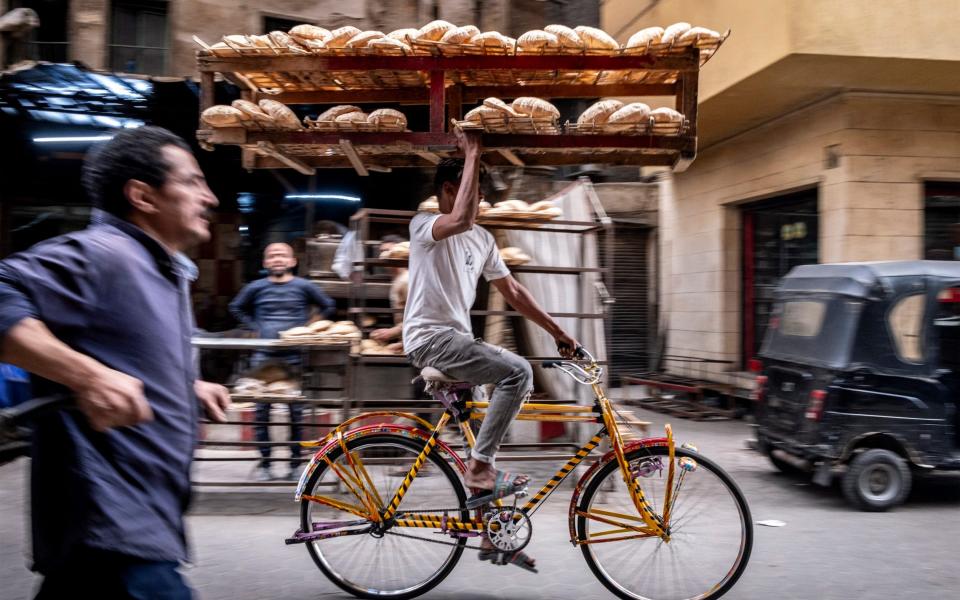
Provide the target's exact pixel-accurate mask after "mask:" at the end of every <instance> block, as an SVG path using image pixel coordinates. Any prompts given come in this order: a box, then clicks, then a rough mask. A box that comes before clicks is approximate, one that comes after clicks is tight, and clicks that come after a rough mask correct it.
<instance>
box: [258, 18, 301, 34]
mask: <svg viewBox="0 0 960 600" xmlns="http://www.w3.org/2000/svg"><path fill="white" fill-rule="evenodd" d="M302 23H306V21H302V20H296V19H286V18H284V17H271V16H270V15H263V32H262V33H270V32H271V31H290V30H291V29H293V28H294V27H296V26H297V25H300V24H302Z"/></svg>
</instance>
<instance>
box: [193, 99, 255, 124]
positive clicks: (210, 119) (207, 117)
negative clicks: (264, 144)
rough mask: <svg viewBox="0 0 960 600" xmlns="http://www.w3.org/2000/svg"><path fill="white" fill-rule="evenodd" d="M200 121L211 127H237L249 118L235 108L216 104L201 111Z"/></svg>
mask: <svg viewBox="0 0 960 600" xmlns="http://www.w3.org/2000/svg"><path fill="white" fill-rule="evenodd" d="M200 119H201V120H202V121H203V122H204V123H206V124H207V125H210V126H211V127H238V126H240V125H242V124H243V122H244V121H246V120H248V119H249V117H248V116H247V115H246V114H245V113H243V112H242V111H241V110H239V109H237V108H234V107H232V106H224V105H222V104H218V105H216V106H211V107H210V108H208V109H206V110H205V111H203V113H202V114H201V115H200Z"/></svg>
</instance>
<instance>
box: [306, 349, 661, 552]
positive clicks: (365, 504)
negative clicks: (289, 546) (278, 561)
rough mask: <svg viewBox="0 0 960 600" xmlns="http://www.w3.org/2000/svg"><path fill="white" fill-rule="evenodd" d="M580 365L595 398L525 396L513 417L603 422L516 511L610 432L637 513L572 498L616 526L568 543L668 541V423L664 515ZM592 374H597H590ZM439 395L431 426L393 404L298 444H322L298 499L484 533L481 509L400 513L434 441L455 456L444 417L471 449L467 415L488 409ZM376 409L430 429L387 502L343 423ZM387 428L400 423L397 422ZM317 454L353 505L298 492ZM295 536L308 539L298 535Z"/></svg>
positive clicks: (398, 522) (594, 381)
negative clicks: (537, 399)
mask: <svg viewBox="0 0 960 600" xmlns="http://www.w3.org/2000/svg"><path fill="white" fill-rule="evenodd" d="M580 370H581V371H582V372H583V373H586V374H588V375H591V379H590V380H581V379H578V381H580V382H581V383H589V384H590V385H591V387H592V390H593V393H594V396H595V401H594V404H593V405H592V406H583V405H560V404H536V403H525V404H524V405H523V406H522V407H521V410H520V413H519V415H518V416H517V420H522V421H554V422H556V421H559V422H580V423H597V424H599V425H601V427H600V429H599V430H598V431H597V433H596V434H594V435H593V437H591V438H590V440H589V441H588V442H586V443H585V444H584V445H583V446H581V447H580V448H579V449H578V450H577V452H576V453H574V455H573V456H571V457H570V459H569V460H568V461H567V462H566V463H565V464H564V465H563V466H562V467H560V469H559V470H558V471H557V473H556V474H555V475H554V476H553V477H552V478H551V479H550V480H549V481H547V482H546V484H545V485H544V486H543V487H542V488H541V489H540V490H539V491H538V492H537V493H536V494H534V496H533V497H532V498H531V499H530V500H528V501H527V502H526V503H525V504H524V505H523V506H522V507H521V508H520V509H519V510H520V511H522V512H523V513H524V514H526V515H528V516H532V515H533V513H535V512H536V511H537V510H538V508H539V507H540V506H541V505H542V503H543V501H544V500H546V499H547V497H549V496H550V494H551V493H552V492H553V491H554V490H555V489H556V487H557V486H558V485H560V483H561V482H563V481H564V480H565V479H566V478H567V477H568V476H569V475H570V473H572V472H573V470H574V469H575V468H576V466H577V465H579V464H580V463H581V462H582V461H583V460H584V459H585V458H586V457H587V456H589V455H590V454H591V452H592V451H593V450H594V449H595V448H596V447H597V446H599V445H600V443H601V442H602V441H603V438H604V437H606V436H609V437H610V442H611V446H612V450H611V452H612V455H613V459H615V460H616V461H617V463H618V465H619V469H620V473H621V475H622V477H623V481H624V483H625V485H626V486H627V490H628V492H629V494H630V497H631V499H632V501H633V504H634V506H635V507H636V509H637V513H638V514H637V515H626V514H621V513H615V512H610V511H604V510H599V509H592V510H591V511H580V510H578V509H576V507H575V506H572V505H571V516H574V515H576V516H580V517H583V518H587V519H592V520H595V521H598V522H602V523H605V524H607V525H610V526H612V527H614V528H615V529H611V530H607V531H601V532H597V533H595V534H591V535H590V538H592V539H587V540H579V539H575V534H574V533H573V532H571V542H573V543H574V544H575V545H579V544H590V543H600V542H608V541H620V540H626V539H631V538H643V537H660V538H663V539H665V540H669V518H670V508H671V506H672V494H673V482H674V477H675V465H674V442H673V436H672V431H671V429H670V426H669V425H667V426H666V434H667V435H666V438H665V440H664V441H665V443H666V445H667V446H668V456H669V462H670V464H669V467H668V472H667V485H666V488H665V490H666V491H665V492H664V493H665V498H664V499H663V514H661V515H658V514H656V513H655V512H654V511H653V509H652V508H651V507H650V504H649V503H648V502H647V499H646V497H645V496H644V493H643V489H642V487H641V484H640V481H639V480H638V478H637V477H636V476H634V474H633V473H632V471H631V470H630V466H629V463H628V462H627V458H626V450H625V446H624V442H623V438H622V437H621V435H620V430H619V428H618V427H617V421H616V419H615V416H614V410H613V408H612V406H611V404H610V401H609V399H608V398H607V397H606V395H605V394H604V392H603V389H602V387H601V386H600V384H599V375H598V374H599V372H600V371H599V367H598V366H597V365H596V363H595V362H592V361H591V364H590V365H588V366H587V367H586V368H582V367H580ZM593 375H597V376H595V377H593ZM575 378H576V377H575ZM443 401H444V403H445V404H446V405H447V410H445V411H444V412H443V413H442V414H441V415H440V419H439V420H438V421H437V423H436V424H435V425H431V424H430V423H428V422H427V421H425V420H423V419H421V418H419V417H417V416H415V415H411V414H408V413H401V412H394V411H380V412H375V413H366V414H364V415H359V416H357V417H354V418H353V419H349V420H348V421H346V422H344V423H342V424H341V425H340V426H339V427H338V428H337V429H336V430H334V431H332V432H331V433H330V434H328V435H327V436H326V437H325V438H324V439H323V440H320V441H319V442H311V443H307V444H304V445H305V446H312V447H317V446H320V447H322V448H323V449H322V450H321V451H320V452H318V453H317V455H316V456H315V457H314V459H313V461H311V465H310V466H308V468H307V469H306V470H305V471H304V474H303V476H302V477H301V480H300V487H299V488H298V493H297V499H298V500H299V499H301V498H302V499H304V500H307V501H310V502H317V503H319V504H323V505H326V506H330V507H331V508H336V509H338V510H343V511H346V512H349V513H351V514H353V515H355V516H357V517H361V518H363V519H366V520H367V521H369V522H372V523H377V524H389V525H390V526H396V527H420V528H432V529H441V530H442V531H444V532H446V533H449V534H451V535H460V536H469V535H477V534H478V533H479V532H482V531H483V530H484V527H485V525H484V522H483V520H482V515H481V514H480V511H479V510H478V511H476V513H477V514H476V516H475V517H474V518H471V519H469V520H462V519H459V518H456V517H451V516H450V515H449V514H447V513H446V512H445V513H443V514H423V513H416V514H405V513H404V512H403V511H401V510H400V508H399V507H400V504H401V502H402V500H403V497H404V495H405V494H406V492H407V490H408V489H409V488H410V486H411V484H412V483H413V480H414V479H415V478H416V477H417V474H418V473H419V471H420V469H421V468H422V467H423V465H424V463H425V462H426V460H427V456H428V455H429V454H430V453H431V452H432V451H434V450H435V449H436V448H437V446H438V444H439V445H440V447H441V450H442V452H443V453H446V454H452V455H453V456H456V454H455V453H454V452H452V450H450V449H449V448H448V447H446V445H445V444H443V443H442V442H440V440H439V436H440V432H441V431H442V430H443V428H444V427H446V425H447V424H448V423H449V422H450V420H451V419H454V418H458V420H459V426H460V429H461V431H462V433H463V435H464V438H465V439H466V441H467V445H468V447H470V448H472V447H473V446H474V444H475V442H476V440H475V439H474V436H473V431H472V430H471V428H470V425H469V422H470V421H471V420H482V419H483V417H484V415H485V414H486V413H485V412H483V410H484V409H487V408H489V403H488V402H473V401H466V402H462V403H460V406H457V407H454V406H452V405H451V404H450V403H449V402H448V401H447V400H443ZM374 416H394V417H402V418H405V419H410V420H412V421H414V422H416V423H417V424H418V425H420V426H421V427H423V428H425V429H421V430H419V433H418V437H421V438H424V437H425V433H426V430H429V431H430V434H429V437H425V439H424V446H423V449H422V450H421V451H420V454H419V455H418V456H417V458H416V459H415V461H414V464H413V465H412V466H411V467H410V470H409V471H408V472H407V474H406V476H405V477H404V479H403V481H402V482H401V483H400V485H399V486H398V488H397V490H396V492H395V493H394V495H393V497H392V498H390V500H389V501H388V502H385V501H384V500H385V499H384V498H381V497H380V495H379V493H378V491H377V490H376V488H375V486H374V485H373V483H372V481H371V479H370V476H369V473H368V472H367V470H366V468H365V467H364V465H363V461H362V460H361V459H360V457H359V456H358V455H357V454H356V453H355V452H350V451H349V449H348V448H347V443H346V442H347V441H349V440H350V439H353V438H354V437H356V435H360V434H354V435H353V436H351V431H350V430H345V427H346V426H348V425H350V424H352V423H354V422H356V421H357V420H359V419H363V418H369V417H374ZM393 427H394V428H398V427H397V426H393ZM375 429H376V428H375ZM387 429H390V428H387ZM399 429H401V430H408V428H402V427H400V428H399ZM379 430H380V431H383V430H384V428H379ZM410 430H412V428H410ZM334 445H336V446H339V447H340V448H341V450H342V452H343V455H344V456H345V457H346V460H345V462H346V465H345V466H341V465H337V464H336V463H335V462H333V461H331V460H330V459H329V458H328V456H327V454H328V451H329V449H330V448H331V447H332V446H334ZM456 460H457V462H458V465H457V466H458V467H459V469H460V470H461V472H463V470H464V466H463V463H462V461H460V459H459V457H457V459H456ZM319 461H323V462H325V463H326V464H327V465H328V466H329V468H330V469H331V470H332V471H333V472H334V473H335V474H336V475H337V477H338V478H339V479H340V481H341V482H342V483H343V484H344V487H345V488H346V489H347V490H348V491H349V492H350V493H351V494H352V495H353V496H354V497H355V499H356V500H357V501H358V502H359V504H354V503H349V502H344V501H341V500H337V499H334V498H329V497H326V496H308V495H304V494H302V493H301V490H302V489H303V487H304V485H305V483H306V481H307V480H308V479H309V475H310V473H312V472H313V470H314V469H315V467H316V466H317V464H319ZM592 473H593V469H591V470H590V471H588V473H587V474H586V475H585V476H584V478H583V479H581V483H580V485H579V486H578V489H579V488H580V486H582V485H583V483H585V481H584V480H585V479H588V478H589V476H590V475H591V474H592ZM575 493H576V492H575ZM498 504H499V501H498ZM358 523H359V522H351V523H349V525H354V524H358ZM345 525H346V524H345ZM325 528H326V527H325V526H324V527H322V529H325ZM366 531H367V530H366V529H360V530H353V531H350V532H346V533H344V532H331V533H323V532H322V531H320V532H318V533H307V532H304V535H305V536H309V538H310V539H311V540H314V539H323V538H326V537H335V536H339V535H350V534H353V533H365V532H366ZM619 534H626V535H619ZM611 536H616V537H611ZM600 538H602V539H600ZM297 541H307V540H306V539H303V540H297Z"/></svg>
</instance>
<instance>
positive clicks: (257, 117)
mask: <svg viewBox="0 0 960 600" xmlns="http://www.w3.org/2000/svg"><path fill="white" fill-rule="evenodd" d="M230 106H232V107H234V108H236V109H238V110H240V111H241V112H243V113H244V114H245V115H247V116H248V117H250V120H251V121H256V122H257V123H263V124H271V125H272V124H273V117H271V116H270V115H268V114H267V113H265V112H263V109H261V108H260V107H259V106H257V105H256V104H254V103H253V102H250V101H248V100H234V101H233V102H231V103H230Z"/></svg>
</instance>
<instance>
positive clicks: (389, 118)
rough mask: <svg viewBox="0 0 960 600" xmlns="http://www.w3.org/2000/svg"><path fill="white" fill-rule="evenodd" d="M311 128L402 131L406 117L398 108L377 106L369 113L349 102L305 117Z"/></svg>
mask: <svg viewBox="0 0 960 600" xmlns="http://www.w3.org/2000/svg"><path fill="white" fill-rule="evenodd" d="M305 122H306V124H307V126H308V127H310V128H312V129H321V130H337V131H404V130H406V128H407V117H406V116H405V115H404V114H403V113H402V112H400V111H399V110H394V109H392V108H378V109H377V110H375V111H373V112H372V113H370V114H367V113H365V112H363V111H362V110H360V108H359V107H356V106H353V105H350V104H340V105H338V106H334V107H333V108H330V109H327V110H325V111H324V112H322V113H320V115H318V116H317V118H316V119H311V118H309V117H307V119H306V121H305Z"/></svg>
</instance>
